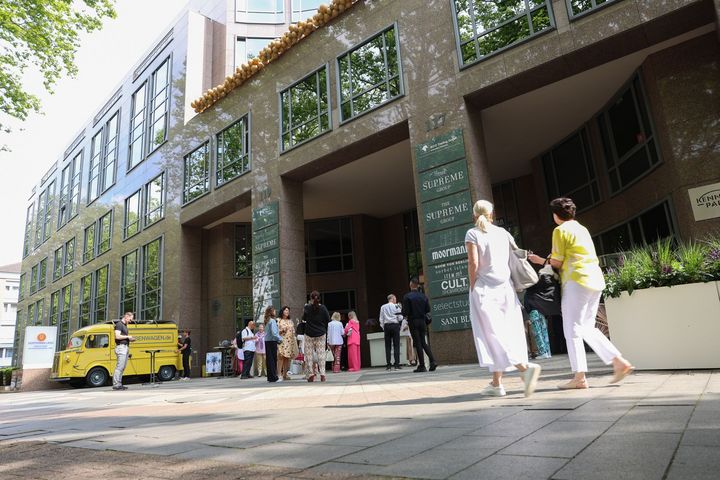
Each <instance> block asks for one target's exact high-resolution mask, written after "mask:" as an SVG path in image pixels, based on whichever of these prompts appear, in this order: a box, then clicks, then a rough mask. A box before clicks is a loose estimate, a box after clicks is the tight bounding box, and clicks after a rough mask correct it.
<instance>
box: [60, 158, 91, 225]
mask: <svg viewBox="0 0 720 480" xmlns="http://www.w3.org/2000/svg"><path fill="white" fill-rule="evenodd" d="M84 151H85V150H84V149H80V151H79V152H78V153H77V154H76V155H73V156H72V157H70V161H69V162H68V163H67V165H65V166H64V167H63V168H62V170H61V171H60V195H59V196H58V215H57V230H60V229H61V228H62V227H64V226H65V225H67V224H68V223H70V221H71V220H73V219H74V218H75V217H77V216H78V214H79V213H80V198H81V197H82V187H81V184H82V181H81V180H82V163H83V153H84ZM76 160H77V162H76ZM66 170H67V171H68V176H67V182H68V183H67V185H65V183H64V182H65V180H66V177H65V175H64V174H65V171H66ZM75 189H77V194H76V193H74V192H75ZM73 199H74V200H73Z"/></svg>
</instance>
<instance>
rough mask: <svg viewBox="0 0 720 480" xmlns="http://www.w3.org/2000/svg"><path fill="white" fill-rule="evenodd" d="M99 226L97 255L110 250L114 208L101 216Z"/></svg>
mask: <svg viewBox="0 0 720 480" xmlns="http://www.w3.org/2000/svg"><path fill="white" fill-rule="evenodd" d="M97 228H98V232H97V234H98V242H97V253H96V255H95V256H98V255H100V254H103V253H105V252H107V251H108V250H110V242H111V240H112V210H110V211H109V212H108V213H106V214H105V215H103V216H102V217H100V219H99V220H98V227H97Z"/></svg>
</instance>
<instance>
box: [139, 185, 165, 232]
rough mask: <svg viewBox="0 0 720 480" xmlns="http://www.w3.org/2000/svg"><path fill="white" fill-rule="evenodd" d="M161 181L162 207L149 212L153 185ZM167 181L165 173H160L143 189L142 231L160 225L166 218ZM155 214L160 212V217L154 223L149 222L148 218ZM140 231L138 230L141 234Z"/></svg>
mask: <svg viewBox="0 0 720 480" xmlns="http://www.w3.org/2000/svg"><path fill="white" fill-rule="evenodd" d="M157 179H160V205H159V206H158V207H157V208H155V209H153V210H152V211H149V210H148V209H149V205H150V189H151V188H152V184H153V183H154V182H155V181H156V180H157ZM166 183H167V180H166V178H165V171H162V172H160V173H159V174H158V175H157V176H155V177H154V178H153V179H152V180H150V181H149V182H147V183H146V184H145V185H144V186H143V188H142V192H143V193H142V194H141V199H140V200H141V205H142V217H141V218H142V228H141V230H145V229H146V228H149V227H151V226H153V225H155V224H156V223H158V222H159V221H160V220H162V219H164V218H165V200H166V191H167V188H165V187H166ZM155 212H159V217H157V218H156V219H155V220H153V221H152V222H148V217H149V216H150V215H152V214H154V213H155ZM139 231H140V230H138V232H139Z"/></svg>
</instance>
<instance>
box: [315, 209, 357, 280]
mask: <svg viewBox="0 0 720 480" xmlns="http://www.w3.org/2000/svg"><path fill="white" fill-rule="evenodd" d="M354 267H355V262H354V258H353V241H352V220H351V219H350V218H336V219H329V220H317V221H311V222H305V271H306V272H307V273H329V272H342V271H348V270H352V269H353V268H354Z"/></svg>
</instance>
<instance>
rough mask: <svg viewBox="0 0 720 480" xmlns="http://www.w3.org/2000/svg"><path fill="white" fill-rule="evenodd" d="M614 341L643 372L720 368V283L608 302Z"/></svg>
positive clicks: (662, 289) (639, 292) (652, 291)
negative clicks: (719, 345)
mask: <svg viewBox="0 0 720 480" xmlns="http://www.w3.org/2000/svg"><path fill="white" fill-rule="evenodd" d="M605 309H606V311H607V320H608V326H609V329H610V338H611V339H612V342H613V343H614V344H615V346H617V347H618V349H619V350H620V351H621V352H622V354H623V356H624V357H626V358H627V359H628V360H629V361H630V362H631V363H632V364H633V365H635V366H636V367H637V368H638V369H644V370H655V369H691V368H720V354H718V339H719V338H720V282H708V283H692V284H689V285H678V286H675V287H659V288H648V289H645V290H636V291H634V292H633V294H632V295H628V294H627V293H626V292H623V294H622V295H621V296H620V297H619V298H606V299H605Z"/></svg>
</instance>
